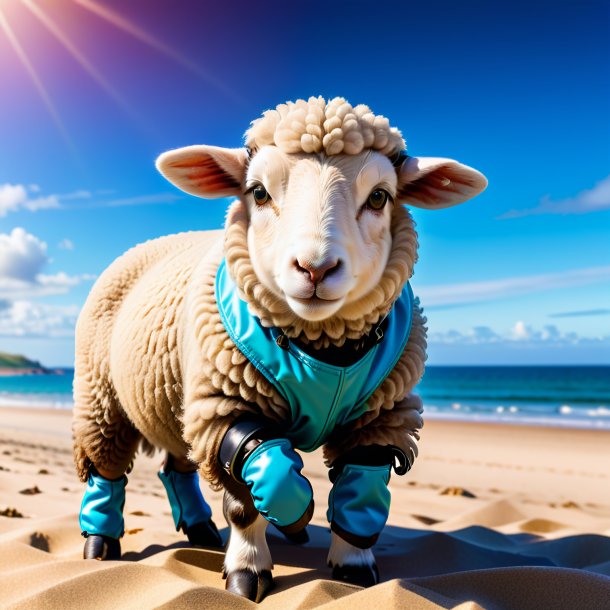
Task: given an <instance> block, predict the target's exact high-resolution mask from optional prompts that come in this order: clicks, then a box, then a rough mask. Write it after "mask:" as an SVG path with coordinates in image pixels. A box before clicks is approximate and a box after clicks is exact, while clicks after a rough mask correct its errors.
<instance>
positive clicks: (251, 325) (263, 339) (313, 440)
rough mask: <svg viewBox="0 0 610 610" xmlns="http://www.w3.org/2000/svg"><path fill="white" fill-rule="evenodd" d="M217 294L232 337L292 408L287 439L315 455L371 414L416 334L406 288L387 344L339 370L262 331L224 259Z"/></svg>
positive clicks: (389, 326)
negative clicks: (375, 397) (373, 399)
mask: <svg viewBox="0 0 610 610" xmlns="http://www.w3.org/2000/svg"><path fill="white" fill-rule="evenodd" d="M215 290H216V301H217V303H218V311H219V313H220V317H221V320H222V323H223V325H224V327H225V328H226V330H227V332H228V333H229V336H230V337H231V339H232V340H233V342H234V343H235V345H236V346H237V348H238V349H239V350H240V351H241V352H242V353H243V354H244V355H245V356H246V357H247V358H248V359H249V360H250V362H252V364H253V365H254V366H255V367H256V368H257V369H258V370H259V371H260V372H261V373H262V374H263V375H264V376H265V377H266V378H267V379H268V380H269V381H270V382H271V383H272V384H273V385H274V386H275V388H276V389H277V391H278V392H279V393H280V394H281V396H282V397H283V398H284V399H285V400H286V402H287V403H288V404H289V405H290V411H291V415H292V418H291V421H290V422H287V424H288V428H287V429H286V437H287V438H288V439H289V440H290V441H291V442H292V444H293V445H294V447H295V448H297V449H300V450H302V451H314V450H315V449H317V448H318V447H320V446H321V445H323V444H324V443H325V442H326V440H327V438H328V436H329V435H330V433H331V432H332V431H333V430H335V429H336V428H337V427H340V426H344V425H346V424H349V423H350V422H353V421H354V420H356V419H357V418H358V417H360V416H361V415H362V414H363V413H365V412H366V410H367V404H366V401H367V400H368V399H369V397H370V396H371V394H373V392H374V391H375V390H376V389H377V388H378V387H379V385H380V384H381V383H382V382H383V380H384V379H385V378H386V377H387V376H388V375H389V373H390V371H391V370H392V369H393V368H394V366H395V365H396V363H397V362H398V359H399V358H400V356H401V354H402V352H403V351H404V348H405V346H406V344H407V341H408V339H409V333H410V331H411V323H412V306H413V292H412V291H411V287H410V285H409V284H408V283H407V285H406V286H405V288H404V290H403V291H402V293H401V295H400V297H399V298H398V299H397V300H396V302H395V303H394V305H393V307H392V309H391V311H390V313H389V314H388V317H387V321H386V324H387V326H386V328H385V332H384V333H383V339H382V340H381V341H380V342H378V343H377V344H376V345H374V346H373V347H372V348H371V349H369V350H368V351H367V352H366V354H364V356H363V357H362V358H361V359H360V360H358V361H357V362H356V363H355V364H352V365H350V366H345V367H342V366H336V365H332V364H328V363H326V362H321V361H320V360H317V359H316V358H313V357H312V356H310V355H308V354H306V353H305V352H304V351H303V350H301V349H300V348H299V347H298V346H297V345H296V344H295V343H294V342H293V341H286V337H285V336H284V335H283V334H282V332H281V330H279V329H277V328H265V327H264V326H262V325H261V323H260V320H259V319H258V318H256V317H255V316H253V315H251V314H250V313H249V312H248V306H247V303H246V302H245V301H243V300H242V299H241V298H240V297H239V295H238V293H237V289H236V287H235V284H234V282H233V280H232V278H231V276H230V274H229V272H228V269H227V266H226V262H225V260H224V259H223V261H222V262H221V264H220V267H219V268H218V272H217V274H216V285H215ZM278 337H282V339H283V340H279V341H278ZM280 344H281V345H283V347H280Z"/></svg>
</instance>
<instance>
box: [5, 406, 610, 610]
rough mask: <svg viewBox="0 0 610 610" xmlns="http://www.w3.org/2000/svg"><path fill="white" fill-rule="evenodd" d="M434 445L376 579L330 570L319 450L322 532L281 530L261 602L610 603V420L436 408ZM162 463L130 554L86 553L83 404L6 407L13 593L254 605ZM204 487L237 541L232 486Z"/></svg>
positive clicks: (137, 500)
mask: <svg viewBox="0 0 610 610" xmlns="http://www.w3.org/2000/svg"><path fill="white" fill-rule="evenodd" d="M420 448H421V455H420V458H419V459H418V461H417V463H416V465H415V466H414V468H413V470H412V471H411V473H409V474H408V475H407V476H405V477H396V476H395V477H393V478H392V482H391V490H392V496H393V501H392V508H391V513H390V519H389V522H388V526H387V527H386V529H385V531H384V533H383V535H382V536H381V538H380V540H379V542H378V543H377V545H376V547H375V553H376V555H377V558H378V563H379V568H380V571H381V575H382V582H381V583H380V584H379V585H377V586H376V587H372V588H370V589H366V590H365V589H360V588H359V587H354V586H350V585H346V584H342V583H338V582H334V581H332V580H331V579H330V570H329V568H327V567H326V565H325V562H326V552H327V547H328V543H329V538H330V537H329V533H328V527H327V523H326V519H325V510H326V498H327V494H328V491H329V488H330V485H329V482H328V479H327V476H326V469H325V468H324V466H323V464H322V458H321V455H320V453H319V452H316V453H314V454H310V455H305V456H304V457H305V473H306V475H307V476H308V477H309V479H310V480H311V482H312V484H313V486H314V490H315V496H316V500H317V504H316V511H315V516H314V519H313V521H312V525H311V526H310V527H309V532H310V536H311V541H310V542H309V543H308V544H307V545H305V546H304V547H296V546H292V545H290V544H288V543H287V542H285V541H284V539H283V538H282V537H281V536H280V535H279V534H276V533H275V532H274V531H273V528H269V534H268V539H269V541H270V548H271V552H272V555H273V558H274V561H275V570H274V576H275V580H276V588H275V590H274V591H273V592H272V593H271V594H270V595H269V596H268V597H267V598H266V599H265V600H264V601H263V602H262V603H261V604H260V608H261V609H263V608H270V609H272V608H276V609H278V610H279V609H288V608H299V609H303V610H304V609H307V608H325V609H335V608H336V609H343V608H350V610H357V609H360V608H366V609H367V610H371V609H372V608H412V609H415V610H417V609H428V608H460V609H474V608H487V609H511V610H515V609H519V610H521V609H529V608H531V609H536V610H540V609H546V608H552V609H557V608H566V609H567V608H570V609H571V610H573V609H578V608H582V609H586V610H595V609H598V608H599V609H603V608H605V609H607V608H610V432H603V431H593V430H588V431H587V430H564V429H551V428H536V427H519V426H506V425H489V424H478V423H456V422H440V421H427V422H426V426H425V428H424V431H423V434H422V440H421V443H420ZM160 461H161V456H160V455H157V456H156V457H154V458H146V457H144V456H139V457H138V459H137V461H136V466H135V469H134V471H133V472H132V473H131V475H130V476H129V484H128V487H127V502H126V506H125V517H126V528H127V531H126V534H125V537H124V538H123V540H122V546H123V553H124V558H123V560H122V561H120V562H116V561H112V562H98V561H84V560H82V559H81V556H82V546H83V539H82V538H81V536H80V532H79V528H78V511H79V507H80V502H81V498H82V492H83V485H82V484H81V483H80V482H79V481H78V480H77V478H76V475H75V473H74V469H73V466H72V461H71V449H70V414H69V413H67V412H63V411H50V410H36V409H27V410H25V409H9V408H3V409H0V513H5V515H6V516H0V607H2V608H28V609H36V608H45V609H47V608H61V609H65V608H96V609H105V608H108V609H110V608H113V609H114V608H122V609H123V608H126V609H142V608H168V609H169V608H171V609H181V608H206V609H214V608H238V609H239V608H251V607H254V606H255V605H254V604H253V603H251V602H249V601H247V600H243V599H241V598H238V597H236V596H233V595H232V594H229V593H226V592H225V591H224V581H223V580H222V577H221V571H222V559H223V555H222V552H219V551H210V550H205V549H197V548H191V547H190V546H189V545H188V543H187V542H186V541H185V539H184V537H183V535H182V534H181V533H176V532H175V531H174V528H173V523H172V519H171V516H170V509H169V504H168V502H167V500H166V498H165V494H164V490H163V488H162V486H161V483H160V481H159V480H158V479H157V477H156V476H155V472H156V470H157V468H158V465H159V463H160ZM205 494H206V497H207V499H208V500H209V501H210V504H211V505H212V508H213V511H214V518H215V520H216V523H217V524H218V526H219V527H221V528H223V529H222V531H221V533H222V534H223V536H224V538H225V539H226V536H227V529H226V523H225V521H224V519H223V517H222V511H221V494H220V493H213V492H211V491H209V490H207V491H206V492H205Z"/></svg>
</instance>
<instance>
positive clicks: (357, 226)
mask: <svg viewBox="0 0 610 610" xmlns="http://www.w3.org/2000/svg"><path fill="white" fill-rule="evenodd" d="M261 186H262V187H263V188H264V191H262V190H261V189H260V187H261ZM396 186H397V177H396V171H395V169H394V167H393V166H392V164H391V163H390V161H389V159H388V158H387V157H385V156H384V155H382V154H380V153H377V152H373V151H367V152H363V153H361V154H358V155H335V156H326V155H325V154H318V155H312V154H287V153H284V152H282V151H281V150H280V149H278V148H277V147H275V146H265V147H263V148H262V149H261V150H259V151H258V152H257V154H256V156H255V157H254V158H253V159H252V162H251V163H250V164H249V166H248V168H247V173H246V176H245V180H244V187H245V192H246V194H245V196H244V199H245V201H246V203H247V206H248V210H249V214H250V225H249V230H248V249H249V252H250V257H251V260H252V264H253V266H254V270H255V272H256V274H257V276H258V278H259V280H260V281H261V282H262V283H263V284H264V285H265V286H266V288H268V289H269V290H271V291H272V292H273V293H274V294H275V295H276V296H277V297H278V298H281V299H283V300H284V301H286V302H287V304H288V305H289V306H290V308H291V309H292V310H293V311H294V312H295V313H296V314H297V315H298V316H299V317H301V318H302V319H304V320H308V321H318V320H324V319H327V318H329V317H331V316H332V315H334V314H335V313H336V312H337V311H338V310H339V309H340V308H341V307H342V306H343V305H344V304H349V303H351V302H353V301H356V300H357V299H359V298H360V297H362V296H364V295H365V294H366V293H368V292H369V291H370V290H371V289H372V288H373V286H375V285H376V284H377V283H378V282H379V280H380V279H381V276H382V273H383V270H384V268H385V265H386V263H387V260H388V255H389V252H390V248H391V245H392V237H391V233H390V220H391V214H392V206H393V205H394V203H393V200H394V197H395V195H396ZM265 192H266V193H267V196H268V199H266V198H265V197H260V195H261V193H265ZM371 194H374V199H373V202H374V204H375V207H379V209H374V208H373V207H372V205H371V204H370V197H371ZM257 195H258V196H259V197H258V199H259V201H258V202H257V197H256V196H257ZM385 197H387V202H385V204H383V205H380V202H382V201H383V199H384V198H385ZM264 199H266V200H264ZM263 200H264V201H263Z"/></svg>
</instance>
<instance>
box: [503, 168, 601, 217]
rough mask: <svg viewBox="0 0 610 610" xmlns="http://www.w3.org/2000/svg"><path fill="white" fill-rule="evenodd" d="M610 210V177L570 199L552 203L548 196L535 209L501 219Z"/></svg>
mask: <svg viewBox="0 0 610 610" xmlns="http://www.w3.org/2000/svg"><path fill="white" fill-rule="evenodd" d="M608 209H610V176H608V177H606V178H604V179H603V180H600V181H599V182H598V183H597V184H596V185H595V186H594V187H593V188H592V189H587V190H585V191H582V192H580V193H578V195H576V196H575V197H572V198H570V199H562V200H560V201H552V200H551V198H550V197H549V196H548V195H547V196H546V197H543V198H542V200H541V201H540V204H539V205H537V206H536V207H535V208H529V209H524V210H510V211H509V212H506V213H505V214H503V215H502V216H500V218H501V219H504V218H521V217H522V216H534V215H538V214H588V213H589V212H597V211H599V210H608Z"/></svg>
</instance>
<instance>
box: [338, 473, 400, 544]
mask: <svg viewBox="0 0 610 610" xmlns="http://www.w3.org/2000/svg"><path fill="white" fill-rule="evenodd" d="M389 480H390V465H389V464H388V465H384V466H365V465H361V464H346V465H345V466H344V467H343V471H342V472H341V474H340V475H339V476H338V477H337V479H336V480H335V482H334V485H333V488H332V489H331V492H330V496H329V498H328V512H327V518H328V520H329V521H330V523H331V529H332V530H333V531H334V532H336V533H337V534H338V535H339V536H341V537H342V538H344V539H345V540H347V542H350V543H351V544H353V545H355V546H358V547H360V548H369V547H371V546H372V545H373V544H375V542H376V541H377V538H378V537H379V534H380V533H381V531H382V530H383V528H384V526H385V524H386V521H387V520H388V514H389V511H390V499H391V495H390V490H389V489H388V482H389Z"/></svg>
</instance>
